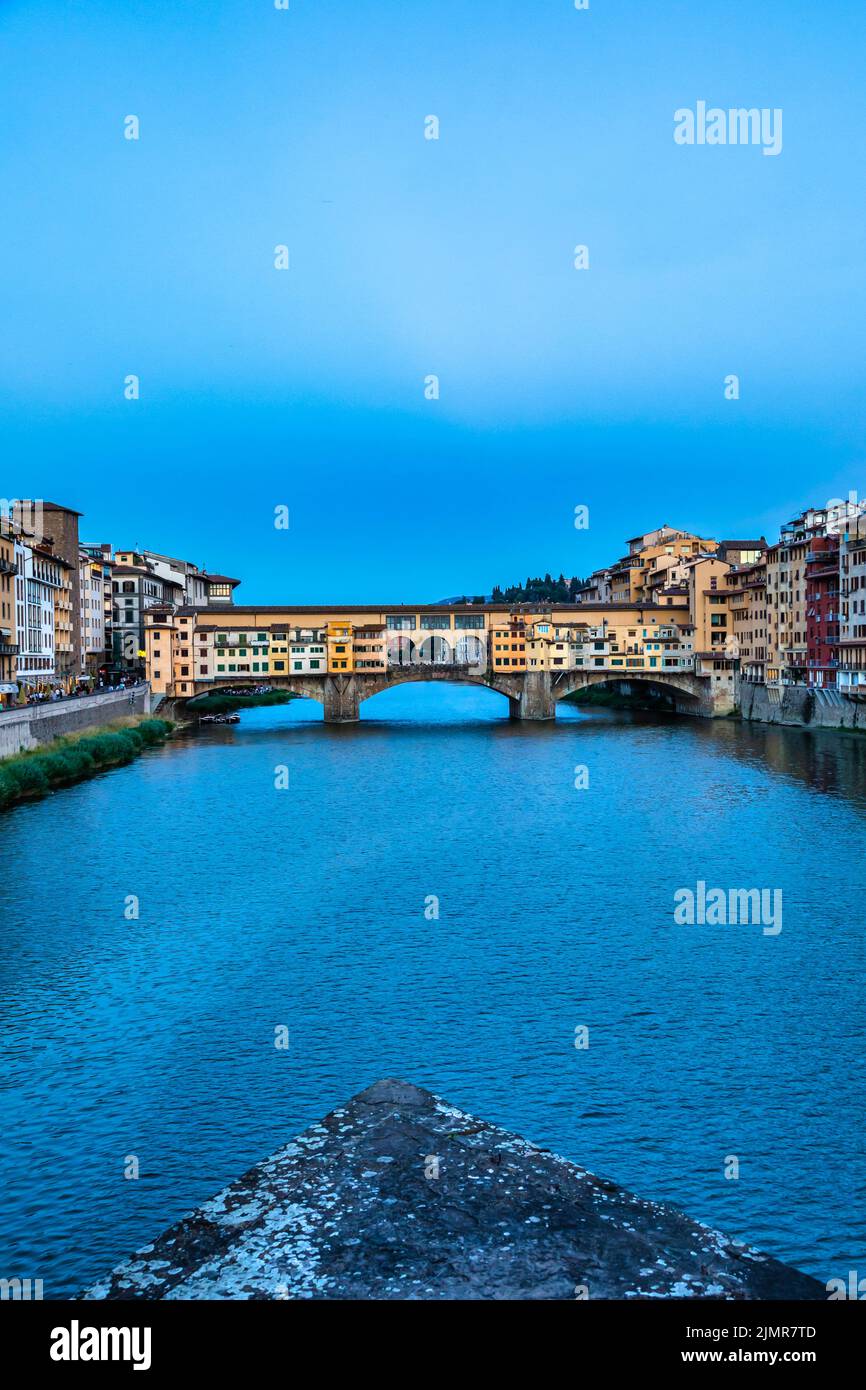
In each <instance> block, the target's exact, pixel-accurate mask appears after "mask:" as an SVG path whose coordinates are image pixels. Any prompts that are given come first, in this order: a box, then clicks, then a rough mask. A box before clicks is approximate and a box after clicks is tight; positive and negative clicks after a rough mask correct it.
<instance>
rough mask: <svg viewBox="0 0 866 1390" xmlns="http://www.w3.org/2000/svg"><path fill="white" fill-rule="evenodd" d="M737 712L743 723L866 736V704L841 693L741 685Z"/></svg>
mask: <svg viewBox="0 0 866 1390" xmlns="http://www.w3.org/2000/svg"><path fill="white" fill-rule="evenodd" d="M737 708H738V711H739V714H740V718H741V719H749V720H755V721H757V722H759V723H762V724H785V725H788V726H789V727H792V728H800V729H859V730H862V731H863V732H866V702H861V701H857V700H849V699H847V698H846V697H845V696H844V695H840V694H839V692H838V690H815V689H809V688H808V687H806V686H802V685H785V686H782V687H781V689H780V688H778V687H773V686H767V685H757V684H754V683H752V682H751V681H740V682H739V685H738V688H737Z"/></svg>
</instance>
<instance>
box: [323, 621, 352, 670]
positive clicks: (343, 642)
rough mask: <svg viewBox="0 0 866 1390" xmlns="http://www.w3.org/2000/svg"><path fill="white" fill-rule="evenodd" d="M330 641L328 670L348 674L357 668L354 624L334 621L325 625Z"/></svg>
mask: <svg viewBox="0 0 866 1390" xmlns="http://www.w3.org/2000/svg"><path fill="white" fill-rule="evenodd" d="M325 630H326V633H327V643H328V670H329V671H332V672H334V673H337V672H339V674H341V675H343V674H348V672H349V671H354V669H355V659H354V652H353V640H352V624H351V623H350V622H342V621H334V622H330V623H327V624H326V626H325Z"/></svg>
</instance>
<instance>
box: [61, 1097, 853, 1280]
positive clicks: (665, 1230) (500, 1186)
mask: <svg viewBox="0 0 866 1390" xmlns="http://www.w3.org/2000/svg"><path fill="white" fill-rule="evenodd" d="M84 1297H86V1298H90V1299H144V1300H150V1299H166V1298H168V1299H300V1298H302V1299H311V1298H314V1299H353V1300H354V1299H365V1300H372V1299H377V1300H378V1299H413V1300H416V1299H424V1300H438V1299H485V1300H493V1299H496V1300H500V1299H532V1300H537V1299H559V1300H565V1301H573V1300H575V1299H587V1298H593V1299H595V1298H629V1299H643V1298H647V1299H649V1298H653V1299H658V1298H683V1297H688V1298H693V1299H732V1300H733V1299H736V1300H739V1299H798V1300H799V1299H806V1300H810V1299H816V1300H817V1299H821V1300H824V1299H826V1297H827V1293H826V1289H825V1287H824V1285H823V1284H821V1283H819V1282H818V1280H817V1279H813V1278H812V1277H811V1275H808V1274H803V1273H802V1272H801V1271H799V1270H797V1269H793V1268H791V1267H790V1266H789V1265H785V1264H781V1263H780V1262H779V1261H778V1260H775V1259H773V1258H772V1257H770V1256H769V1255H765V1254H763V1253H761V1252H760V1251H758V1250H756V1249H754V1248H753V1247H751V1246H748V1245H746V1244H744V1243H743V1242H742V1241H740V1240H736V1239H733V1238H731V1237H728V1236H725V1235H722V1234H721V1232H719V1231H715V1230H712V1229H711V1228H710V1227H708V1226H704V1225H701V1224H700V1223H699V1222H696V1221H693V1220H691V1219H690V1218H689V1217H688V1216H685V1215H684V1214H683V1213H682V1212H680V1211H678V1210H677V1209H676V1208H675V1207H671V1206H667V1205H665V1204H662V1203H659V1202H652V1201H646V1200H644V1199H642V1198H640V1197H636V1196H635V1195H634V1194H633V1193H631V1192H628V1191H626V1190H625V1189H624V1188H621V1187H618V1186H617V1184H616V1183H614V1182H611V1181H610V1180H609V1179H607V1178H600V1177H596V1176H595V1175H594V1174H592V1173H590V1172H588V1171H587V1170H586V1169H585V1168H580V1167H578V1166H577V1165H576V1164H574V1163H570V1162H568V1161H567V1160H566V1159H564V1158H559V1157H558V1156H557V1155H556V1154H552V1153H550V1152H548V1151H547V1150H546V1149H543V1148H540V1147H539V1146H538V1145H535V1144H532V1143H529V1142H528V1141H527V1140H525V1139H521V1138H520V1137H519V1136H518V1135H516V1134H512V1133H509V1132H508V1131H507V1130H504V1129H500V1128H499V1127H498V1126H496V1125H492V1124H489V1123H487V1122H486V1121H485V1120H480V1119H477V1118H476V1117H475V1116H474V1115H470V1114H467V1113H465V1112H464V1111H461V1110H458V1109H455V1107H454V1106H453V1105H449V1104H448V1103H447V1102H446V1101H444V1100H442V1099H440V1097H439V1096H436V1095H433V1094H432V1093H431V1092H430V1091H425V1090H422V1089H421V1088H420V1087H418V1086H413V1085H411V1084H409V1083H408V1082H405V1081H397V1080H393V1079H389V1080H384V1081H378V1082H376V1084H375V1085H373V1086H370V1087H368V1089H367V1090H366V1091H362V1092H361V1093H360V1094H359V1095H356V1096H354V1097H353V1098H352V1099H351V1100H350V1101H348V1102H347V1103H346V1104H345V1105H343V1106H341V1107H340V1108H339V1109H337V1110H333V1111H332V1112H331V1113H330V1114H329V1115H327V1116H325V1118H324V1119H323V1120H322V1121H321V1123H319V1124H314V1125H313V1126H312V1127H311V1128H310V1129H307V1130H305V1131H304V1133H303V1134H301V1135H299V1136H298V1137H297V1138H296V1139H293V1140H292V1141H291V1142H290V1143H288V1144H286V1145H285V1147H283V1148H282V1149H279V1150H278V1151H277V1152H276V1153H275V1154H273V1155H272V1156H271V1157H270V1158H268V1159H265V1160H264V1162H262V1163H260V1164H258V1165H257V1166H256V1167H255V1168H251V1169H250V1171H249V1172H248V1173H246V1174H245V1175H244V1176H243V1177H242V1178H240V1179H239V1180H238V1181H237V1182H236V1183H234V1184H232V1186H230V1187H227V1188H225V1189H224V1190H223V1191H222V1192H221V1193H219V1194H218V1195H217V1196H216V1197H214V1198H212V1199H211V1200H210V1201H208V1202H206V1203H205V1204H204V1205H203V1206H201V1207H199V1208H198V1209H197V1210H196V1211H194V1212H191V1213H190V1214H189V1215H188V1216H185V1217H183V1218H182V1219H181V1220H180V1221H178V1222H177V1223H176V1224H175V1225H173V1226H171V1227H170V1228H169V1229H168V1230H167V1231H165V1232H164V1234H163V1235H161V1236H159V1237H158V1238H157V1239H156V1240H155V1241H154V1242H153V1244H150V1245H147V1246H145V1247H144V1248H143V1249H142V1250H140V1251H139V1252H138V1254H136V1255H133V1256H132V1257H131V1258H130V1259H129V1260H127V1261H126V1262H125V1263H124V1264H122V1265H119V1266H118V1267H117V1268H116V1269H115V1270H114V1271H113V1272H112V1273H110V1274H108V1275H107V1276H106V1277H105V1278H104V1279H102V1280H101V1281H100V1282H99V1283H98V1284H96V1285H94V1286H93V1287H92V1288H90V1289H89V1290H88V1291H87V1293H86V1294H85V1295H84Z"/></svg>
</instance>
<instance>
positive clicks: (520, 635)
mask: <svg viewBox="0 0 866 1390" xmlns="http://www.w3.org/2000/svg"><path fill="white" fill-rule="evenodd" d="M490 651H491V660H490V665H491V666H492V668H493V670H494V671H499V672H501V673H503V674H507V673H508V672H514V671H525V670H526V618H525V617H524V615H523V614H522V613H512V614H511V615H510V616H509V617H507V618H503V617H500V616H499V615H497V616H496V617H495V618H493V619H492V620H491V624H490Z"/></svg>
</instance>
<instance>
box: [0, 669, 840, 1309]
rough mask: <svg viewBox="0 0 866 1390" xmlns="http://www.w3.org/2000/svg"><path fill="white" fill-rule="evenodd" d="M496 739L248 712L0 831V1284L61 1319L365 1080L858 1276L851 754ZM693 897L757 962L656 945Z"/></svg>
mask: <svg viewBox="0 0 866 1390" xmlns="http://www.w3.org/2000/svg"><path fill="white" fill-rule="evenodd" d="M506 715H507V705H506V702H505V700H504V699H503V698H502V697H500V696H498V695H495V694H493V693H492V692H489V691H486V690H480V689H473V688H463V687H451V686H440V685H435V686H404V687H401V688H398V689H396V690H394V691H390V692H387V693H386V694H383V695H380V696H377V697H376V698H375V699H373V700H371V701H369V702H368V703H367V704H365V705H364V706H362V720H361V722H360V724H357V725H354V726H346V727H333V726H325V725H324V724H323V723H322V722H321V711H320V710H319V707H318V706H316V705H314V704H313V703H312V702H308V701H297V702H294V703H292V704H291V705H288V706H284V707H277V708H274V707H271V708H262V709H258V710H253V711H249V712H247V713H245V714H244V716H243V719H242V723H241V724H240V725H238V726H233V727H212V728H208V729H206V730H201V731H195V732H191V733H189V734H181V735H180V736H179V737H177V738H175V739H174V740H172V741H170V742H169V743H168V744H167V745H165V746H164V747H161V748H157V749H153V750H150V751H149V752H147V753H146V754H145V755H144V756H143V757H141V758H140V759H138V760H137V761H136V762H134V763H132V764H130V765H129V766H127V767H123V768H119V769H117V770H116V771H112V772H110V773H107V774H104V775H101V776H98V777H96V778H94V779H93V780H91V781H89V782H85V783H81V784H80V785H78V786H75V787H72V788H69V789H67V790H64V791H62V792H59V793H57V794H55V795H53V796H50V797H48V798H46V799H45V800H42V801H38V802H33V803H30V804H27V805H21V806H19V807H17V808H15V809H14V810H12V811H9V812H8V813H7V814H6V815H5V816H3V817H0V974H2V1003H0V1009H2V1034H3V1078H2V1091H0V1187H2V1191H3V1202H2V1206H0V1276H3V1277H14V1276H18V1277H21V1278H26V1277H31V1278H42V1279H43V1282H44V1293H45V1297H52V1296H53V1297H58V1296H64V1295H68V1294H70V1293H74V1292H76V1291H78V1290H79V1289H81V1288H82V1287H84V1286H86V1285H87V1284H88V1283H89V1282H91V1281H93V1280H95V1279H96V1278H97V1277H98V1276H100V1275H101V1274H103V1273H105V1272H106V1271H107V1270H108V1269H109V1268H110V1267H111V1266H112V1265H114V1264H115V1263H116V1262H117V1261H118V1260H120V1259H122V1258H123V1257H125V1256H126V1255H127V1254H128V1253H129V1252H131V1251H132V1250H133V1249H135V1248H137V1247H138V1246H140V1245H143V1244H145V1243H147V1242H148V1241H149V1240H150V1239H152V1238H153V1237H154V1236H155V1235H156V1234H158V1233H159V1232H160V1231H161V1230H162V1229H163V1228H164V1227H166V1226H167V1225H168V1224H169V1223H171V1222H172V1221H174V1220H175V1219H177V1218H178V1217H179V1216H180V1215H181V1214H182V1213H183V1212H185V1211H187V1210H189V1208H191V1207H193V1206H195V1205H196V1204H197V1203H199V1202H201V1201H202V1200H203V1199H205V1198H207V1197H208V1196H209V1195H211V1194H212V1193H214V1192H215V1191H217V1190H218V1189H219V1188H220V1187H222V1186H223V1185H224V1184H226V1183H228V1182H230V1181H232V1180H234V1179H235V1178H237V1177H238V1176H239V1175H240V1174H241V1173H242V1172H244V1171H245V1169H246V1168H248V1167H249V1166H250V1165H251V1164H253V1163H254V1162H256V1161H257V1160H259V1159H260V1158H262V1157H264V1156H265V1155H267V1154H268V1153H270V1152H272V1151H273V1150H274V1149H276V1148H278V1147H279V1146H280V1145H281V1144H283V1143H285V1142H286V1141H287V1140H288V1139H290V1138H291V1137H292V1136H293V1135H294V1134H295V1133H296V1132H298V1131H299V1130H300V1129H302V1128H304V1127H305V1126H306V1125H308V1124H309V1123H311V1122H313V1121H315V1120H317V1119H319V1118H321V1116H322V1115H324V1114H325V1113H326V1112H327V1111H328V1110H330V1109H332V1108H333V1107H335V1106H337V1105H338V1104H340V1103H341V1102H342V1101H344V1100H346V1099H347V1098H348V1097H349V1096H350V1095H352V1094H354V1093H355V1092H357V1091H359V1090H361V1089H362V1088H363V1087H365V1086H367V1085H369V1084H370V1083H371V1082H372V1081H374V1080H376V1079H377V1078H379V1077H383V1076H389V1075H390V1076H399V1077H402V1078H404V1079H406V1080H410V1081H413V1082H415V1083H416V1084H418V1085H422V1086H427V1087H429V1088H431V1089H432V1090H435V1091H437V1092H439V1093H441V1094H443V1095H444V1096H446V1097H447V1098H448V1099H449V1100H451V1101H452V1102H453V1103H455V1104H456V1105H458V1106H460V1107H463V1108H466V1109H469V1110H472V1111H474V1112H476V1113H477V1114H478V1115H480V1116H482V1117H484V1118H485V1119H488V1120H493V1121H496V1122H498V1123H500V1124H503V1125H504V1126H506V1127H507V1128H510V1129H515V1130H517V1131H519V1132H521V1133H523V1134H525V1135H526V1136H527V1137H529V1138H531V1139H533V1140H534V1141H535V1142H537V1143H540V1144H542V1145H544V1146H546V1147H549V1148H551V1149H553V1150H555V1151H557V1152H559V1153H562V1154H564V1155H566V1156H567V1157H569V1158H573V1159H575V1160H576V1161H577V1162H579V1163H581V1164H583V1165H585V1166H586V1167H588V1168H591V1169H593V1170H595V1171H596V1172H598V1173H600V1174H604V1175H607V1176H608V1177H610V1178H612V1179H614V1180H615V1181H616V1182H618V1183H621V1184H623V1185H624V1186H626V1187H629V1188H631V1189H633V1190H635V1191H637V1192H638V1193H640V1194H641V1195H642V1196H645V1197H652V1198H656V1199H661V1200H667V1201H671V1202H673V1203H675V1204H676V1205H678V1206H680V1207H682V1208H683V1209H684V1210H685V1211H686V1212H687V1213H688V1214H689V1215H690V1216H693V1217H696V1218H697V1219H699V1220H702V1221H706V1222H708V1223H710V1224H712V1225H716V1226H719V1227H720V1228H721V1229H722V1230H724V1231H725V1232H727V1233H729V1234H731V1235H735V1236H739V1237H741V1238H742V1239H744V1240H748V1241H751V1242H753V1243H755V1244H757V1245H759V1246H761V1247H763V1248H764V1249H766V1250H768V1251H769V1252H771V1253H772V1254H774V1255H776V1256H777V1257H779V1258H781V1259H783V1260H787V1261H789V1262H790V1263H792V1264H794V1265H797V1266H799V1267H801V1268H802V1269H804V1270H808V1271H810V1272H812V1273H814V1274H816V1275H817V1276H819V1277H820V1278H821V1279H826V1278H829V1277H831V1276H841V1277H844V1278H847V1274H848V1271H849V1270H850V1269H859V1271H860V1273H861V1275H863V1274H866V1249H864V1234H866V1212H864V1208H866V1203H864V1200H863V1199H864V1190H866V1163H864V1154H863V1143H862V1132H863V1096H864V1070H866V1062H864V1059H866V1047H864V1035H866V1019H864V1008H863V993H864V986H863V981H864V969H863V967H864V944H863V922H862V919H861V916H860V911H861V908H862V904H863V902H864V901H866V856H864V853H863V849H864V824H866V739H863V738H861V737H859V736H857V735H851V734H838V733H814V734H810V733H807V732H803V731H800V730H793V729H792V730H785V729H776V728H767V727H764V726H743V725H740V724H739V723H737V722H736V721H733V720H722V721H714V722H707V721H700V720H689V719H683V718H677V717H676V716H665V715H640V714H630V713H621V712H612V711H593V712H589V711H582V710H580V709H578V708H576V707H574V706H571V707H560V713H559V717H558V718H557V720H556V722H555V724H542V725H539V724H517V723H512V722H510V721H509V720H508V719H507V717H505V716H506ZM580 768H585V769H586V771H585V772H576V771H575V770H576V769H580ZM285 782H287V783H288V785H287V786H283V785H282V784H283V783H285ZM576 782H578V783H579V784H581V785H579V786H576V785H575V783H576ZM586 782H588V785H583V783H586ZM699 880H702V881H704V882H706V883H707V884H708V885H711V886H716V885H718V886H721V887H723V888H725V889H727V888H729V887H743V888H752V887H757V888H774V889H775V888H778V889H781V891H782V893H783V902H784V918H783V926H782V930H781V931H780V932H779V933H778V934H776V935H772V934H768V933H766V932H765V931H764V930H763V929H762V926H761V925H760V924H758V925H728V926H709V925H694V926H680V925H677V924H676V923H675V922H674V918H673V907H674V893H675V892H676V891H677V889H679V888H681V887H684V886H686V887H692V888H694V887H695V885H696V884H697V882H698V881H699ZM133 899H137V900H138V909H137V910H138V914H139V915H138V916H137V917H135V916H134V915H133V914H134V911H135V903H134V901H133ZM435 900H438V903H437V901H435ZM437 911H438V917H437V915H436V913H437ZM282 1028H285V1029H287V1030H288V1037H289V1046H288V1047H287V1048H283V1047H277V1046H275V1039H276V1038H277V1036H278V1034H277V1033H276V1031H275V1030H279V1029H282ZM580 1028H586V1029H588V1043H589V1045H588V1046H585V1047H579V1048H578V1047H576V1046H575V1040H576V1034H575V1030H576V1029H580ZM586 1036H587V1035H583V1034H578V1035H577V1037H578V1039H579V1040H580V1039H583V1040H585V1038H586ZM133 1158H135V1159H136V1160H137V1163H138V1171H139V1176H138V1178H137V1179H130V1178H127V1177H125V1176H124V1172H125V1169H126V1170H128V1171H132V1170H133V1166H134V1165H133V1164H132V1159H133ZM733 1158H736V1160H737V1162H738V1165H739V1176H738V1177H736V1178H731V1177H726V1176H725V1173H726V1168H727V1171H728V1172H730V1171H732V1170H733V1167H734V1165H732V1162H731V1160H732V1159H733Z"/></svg>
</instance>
